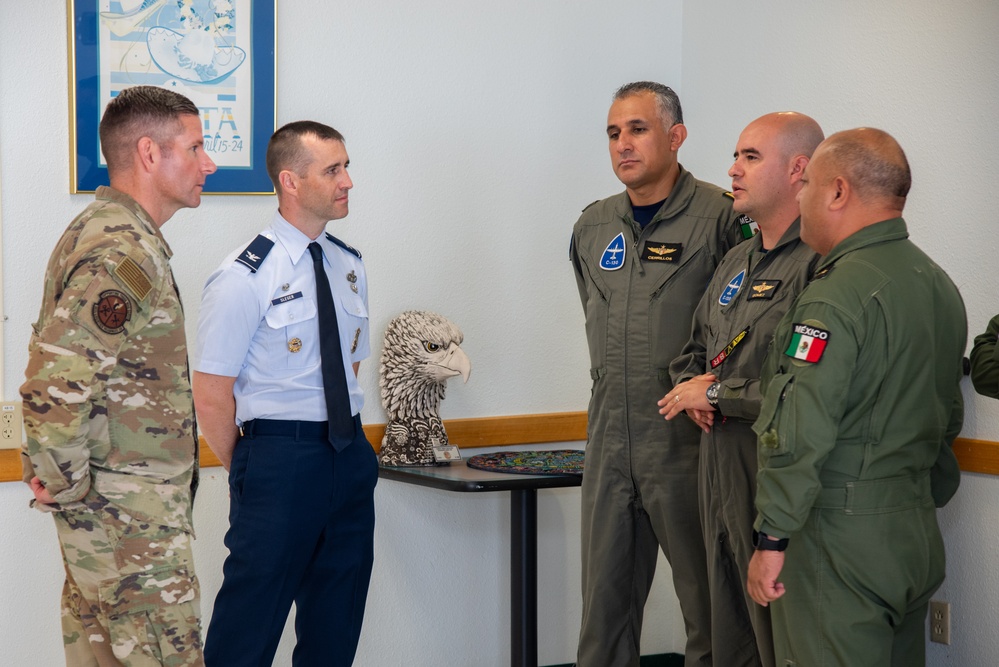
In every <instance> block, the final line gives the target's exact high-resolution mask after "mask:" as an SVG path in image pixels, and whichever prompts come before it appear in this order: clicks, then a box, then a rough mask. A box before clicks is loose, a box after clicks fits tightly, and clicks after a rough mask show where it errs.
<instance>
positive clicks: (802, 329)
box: [784, 323, 829, 364]
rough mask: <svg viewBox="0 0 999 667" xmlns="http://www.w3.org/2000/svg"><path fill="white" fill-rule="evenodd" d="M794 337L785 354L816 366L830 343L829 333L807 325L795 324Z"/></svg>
mask: <svg viewBox="0 0 999 667" xmlns="http://www.w3.org/2000/svg"><path fill="white" fill-rule="evenodd" d="M793 330H794V335H793V336H791V342H790V343H788V346H787V349H786V350H784V354H786V355H787V356H789V357H792V358H794V359H800V360H802V361H807V362H808V363H810V364H814V363H815V362H817V361H818V360H819V359H821V358H822V354H823V353H824V352H825V351H826V345H827V344H828V342H829V332H828V331H826V330H825V329H819V328H817V327H813V326H809V325H807V324H798V323H795V324H794V329H793Z"/></svg>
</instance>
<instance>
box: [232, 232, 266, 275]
mask: <svg viewBox="0 0 999 667" xmlns="http://www.w3.org/2000/svg"><path fill="white" fill-rule="evenodd" d="M273 247H274V241H273V240H271V239H269V238H267V237H266V236H264V235H263V234H259V235H257V238H255V239H253V242H252V243H250V245H248V246H246V249H245V250H243V252H241V253H239V256H238V257H236V261H237V262H239V263H240V264H243V265H245V266H246V267H247V268H249V269H250V271H251V272H253V273H256V272H257V269H259V268H260V265H261V264H263V263H264V259H266V258H267V253H269V252H270V251H271V248H273Z"/></svg>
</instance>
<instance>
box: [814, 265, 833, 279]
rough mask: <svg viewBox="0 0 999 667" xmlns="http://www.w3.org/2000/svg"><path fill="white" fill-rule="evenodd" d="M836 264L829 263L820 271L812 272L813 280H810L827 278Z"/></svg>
mask: <svg viewBox="0 0 999 667" xmlns="http://www.w3.org/2000/svg"><path fill="white" fill-rule="evenodd" d="M834 266H836V265H835V264H828V265H826V266H823V267H822V268H821V269H819V270H818V271H816V272H815V273H813V274H812V280H810V281H809V282H812V281H814V280H818V279H819V278H825V277H826V276H828V275H829V272H830V271H832V270H833V267H834Z"/></svg>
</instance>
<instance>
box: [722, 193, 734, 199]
mask: <svg viewBox="0 0 999 667" xmlns="http://www.w3.org/2000/svg"><path fill="white" fill-rule="evenodd" d="M722 195H723V196H725V197H728V198H729V199H735V195H734V194H732V193H731V192H727V191H726V192H723V193H722Z"/></svg>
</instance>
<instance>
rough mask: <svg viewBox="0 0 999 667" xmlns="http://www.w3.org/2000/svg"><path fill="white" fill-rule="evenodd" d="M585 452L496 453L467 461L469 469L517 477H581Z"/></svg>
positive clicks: (556, 450) (480, 455)
mask: <svg viewBox="0 0 999 667" xmlns="http://www.w3.org/2000/svg"><path fill="white" fill-rule="evenodd" d="M584 455H585V452H584V451H583V450H581V449H550V450H547V451H538V452H496V453H494V454H479V455H478V456H473V457H471V458H470V459H468V462H467V465H468V467H469V468H478V469H479V470H489V471H490V472H509V473H514V474H518V475H582V474H583V460H584Z"/></svg>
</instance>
